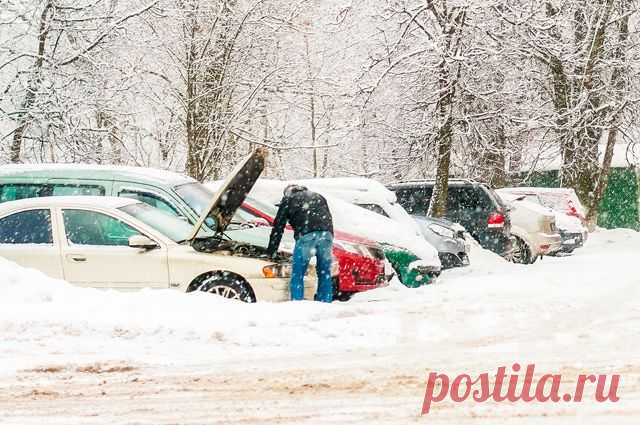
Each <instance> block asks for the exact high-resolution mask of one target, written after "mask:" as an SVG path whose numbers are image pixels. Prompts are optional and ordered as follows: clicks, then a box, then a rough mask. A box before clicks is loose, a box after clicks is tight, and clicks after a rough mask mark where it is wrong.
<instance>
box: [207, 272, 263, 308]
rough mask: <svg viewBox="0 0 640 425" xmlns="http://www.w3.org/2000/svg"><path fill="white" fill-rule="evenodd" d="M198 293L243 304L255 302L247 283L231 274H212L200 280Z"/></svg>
mask: <svg viewBox="0 0 640 425" xmlns="http://www.w3.org/2000/svg"><path fill="white" fill-rule="evenodd" d="M197 285H198V287H197V288H198V289H197V290H198V291H202V292H208V293H210V294H214V295H218V296H221V297H224V298H228V299H231V300H238V301H242V302H245V303H254V302H256V298H255V295H254V294H253V291H252V290H251V287H250V286H249V284H247V282H246V281H245V280H244V279H242V278H241V277H239V276H236V275H234V274H231V273H213V274H210V275H207V276H205V277H204V278H202V279H201V280H200V281H199V282H198V283H197Z"/></svg>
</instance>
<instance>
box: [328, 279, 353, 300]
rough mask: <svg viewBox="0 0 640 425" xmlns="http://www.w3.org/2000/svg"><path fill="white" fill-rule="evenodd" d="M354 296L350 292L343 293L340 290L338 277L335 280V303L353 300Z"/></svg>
mask: <svg viewBox="0 0 640 425" xmlns="http://www.w3.org/2000/svg"><path fill="white" fill-rule="evenodd" d="M352 295H353V294H351V293H349V292H342V291H341V290H340V281H339V280H338V278H337V277H334V278H333V299H334V300H335V301H340V302H347V301H349V300H350V299H351V296H352Z"/></svg>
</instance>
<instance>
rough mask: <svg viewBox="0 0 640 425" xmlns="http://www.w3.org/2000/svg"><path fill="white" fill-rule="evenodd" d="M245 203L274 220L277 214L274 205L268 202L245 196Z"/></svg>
mask: <svg viewBox="0 0 640 425" xmlns="http://www.w3.org/2000/svg"><path fill="white" fill-rule="evenodd" d="M245 202H246V203H247V204H248V205H250V206H251V207H253V208H255V209H257V210H258V211H260V212H261V213H263V214H266V215H268V216H269V217H271V218H275V217H276V214H278V208H277V207H276V206H275V205H273V204H270V203H268V202H264V201H261V200H258V199H256V198H253V197H249V196H247V199H246V200H245Z"/></svg>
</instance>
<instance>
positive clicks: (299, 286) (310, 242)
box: [290, 232, 333, 303]
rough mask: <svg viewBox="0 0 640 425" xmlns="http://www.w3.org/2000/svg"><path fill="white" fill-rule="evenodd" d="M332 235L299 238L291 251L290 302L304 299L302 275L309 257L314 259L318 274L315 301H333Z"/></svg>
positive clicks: (311, 234) (307, 235)
mask: <svg viewBox="0 0 640 425" xmlns="http://www.w3.org/2000/svg"><path fill="white" fill-rule="evenodd" d="M332 249H333V235H332V234H331V233H329V232H311V233H307V234H306V235H304V236H301V237H300V238H299V239H298V240H297V241H296V247H295V248H294V249H293V270H292V271H291V286H290V292H291V300H293V301H299V300H302V299H304V275H305V274H306V273H307V269H308V268H309V261H310V260H311V257H313V256H315V257H316V271H317V272H318V292H317V293H316V297H315V299H316V301H322V302H325V303H330V302H332V301H333V281H332V280H331V261H332V255H331V251H332Z"/></svg>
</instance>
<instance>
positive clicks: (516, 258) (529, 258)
mask: <svg viewBox="0 0 640 425" xmlns="http://www.w3.org/2000/svg"><path fill="white" fill-rule="evenodd" d="M514 239H515V243H514V244H513V252H512V254H511V261H512V262H514V263H516V264H533V263H534V262H535V260H536V259H535V258H534V257H533V254H532V253H531V248H529V245H527V243H526V242H525V241H523V240H522V239H520V238H519V237H517V236H514Z"/></svg>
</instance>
